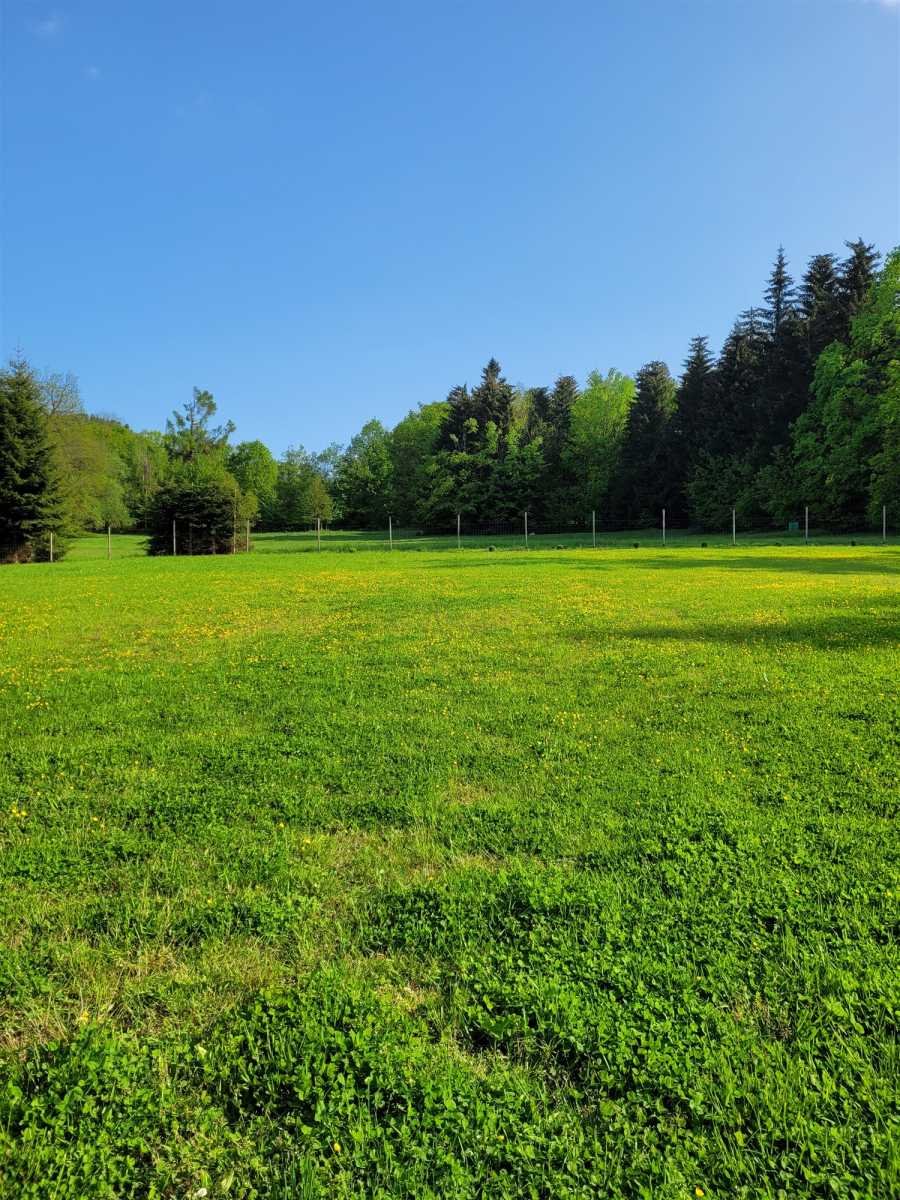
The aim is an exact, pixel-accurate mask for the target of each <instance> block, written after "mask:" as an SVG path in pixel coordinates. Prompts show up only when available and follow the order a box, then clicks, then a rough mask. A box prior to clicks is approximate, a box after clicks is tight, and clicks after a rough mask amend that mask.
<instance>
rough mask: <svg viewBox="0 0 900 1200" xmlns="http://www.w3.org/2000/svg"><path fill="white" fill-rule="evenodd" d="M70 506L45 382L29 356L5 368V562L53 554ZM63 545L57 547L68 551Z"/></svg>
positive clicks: (0, 406)
mask: <svg viewBox="0 0 900 1200" xmlns="http://www.w3.org/2000/svg"><path fill="white" fill-rule="evenodd" d="M64 526H65V506H64V498H63V492H62V487H61V484H60V479H59V475H58V473H57V467H56V461H55V458H54V455H53V450H52V447H51V445H50V439H49V434H48V431H47V420H46V415H45V413H44V409H43V408H42V407H41V391H40V385H39V384H38V381H37V380H36V378H35V376H34V373H33V372H32V370H31V368H30V367H29V366H28V364H27V363H26V362H24V360H21V359H18V360H14V361H13V362H11V363H10V365H9V368H8V370H5V371H3V372H0V561H7V562H28V561H30V560H33V559H44V558H47V557H48V556H49V542H50V534H51V533H53V534H60V533H62V532H63V530H64ZM63 549H64V547H63V544H62V543H61V542H59V543H58V544H57V546H56V547H55V550H56V551H57V552H58V553H59V554H60V555H62V553H63Z"/></svg>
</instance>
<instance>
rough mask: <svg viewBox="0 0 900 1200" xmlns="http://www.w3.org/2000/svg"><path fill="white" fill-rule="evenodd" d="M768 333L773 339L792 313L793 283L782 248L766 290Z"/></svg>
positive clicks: (780, 247)
mask: <svg viewBox="0 0 900 1200" xmlns="http://www.w3.org/2000/svg"><path fill="white" fill-rule="evenodd" d="M766 303H767V306H768V307H767V310H766V311H767V313H768V317H769V332H770V333H771V335H772V337H773V338H774V337H775V336H777V334H778V331H779V329H780V328H781V326H782V325H783V324H784V322H785V321H786V320H788V319H789V318H790V317H791V316H792V315H793V313H794V281H793V279H792V278H791V276H790V275H789V274H788V269H787V259H786V258H785V256H784V246H779V247H778V254H777V256H776V258H775V265H774V266H773V267H772V273H771V275H770V276H769V283H768V286H767V288H766Z"/></svg>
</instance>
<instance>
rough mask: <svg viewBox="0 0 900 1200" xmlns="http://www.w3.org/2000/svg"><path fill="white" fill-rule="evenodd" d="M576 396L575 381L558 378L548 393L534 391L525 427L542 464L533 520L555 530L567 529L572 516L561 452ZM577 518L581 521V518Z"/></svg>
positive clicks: (570, 493)
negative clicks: (536, 445) (537, 446)
mask: <svg viewBox="0 0 900 1200" xmlns="http://www.w3.org/2000/svg"><path fill="white" fill-rule="evenodd" d="M578 396H579V391H578V383H577V381H576V380H575V378H574V377H573V376H572V375H561V376H560V377H559V379H557V381H556V383H555V384H554V385H553V388H552V390H550V391H548V390H547V389H546V388H536V389H535V394H534V396H533V399H532V404H533V406H534V407H535V409H536V411H535V413H534V419H533V420H531V421H530V422H529V425H530V427H531V432H532V437H533V439H534V440H535V441H537V439H538V438H539V439H540V459H541V460H542V462H541V466H540V475H539V483H538V485H537V488H536V491H537V494H538V497H539V499H538V500H537V502H536V505H535V507H536V509H537V511H536V512H535V517H536V518H537V519H540V520H543V521H546V522H548V523H550V524H552V525H554V526H556V527H558V528H563V527H564V526H565V525H567V524H568V523H569V521H571V520H572V516H573V512H572V510H573V505H574V497H573V491H574V483H575V481H574V480H573V479H572V478H571V476H570V475H569V474H568V472H567V470H566V465H567V460H566V456H565V453H564V451H565V447H566V444H567V442H568V440H569V431H570V429H571V425H572V407H573V405H574V404H575V402H576V401H577V400H578ZM579 516H582V519H583V514H579Z"/></svg>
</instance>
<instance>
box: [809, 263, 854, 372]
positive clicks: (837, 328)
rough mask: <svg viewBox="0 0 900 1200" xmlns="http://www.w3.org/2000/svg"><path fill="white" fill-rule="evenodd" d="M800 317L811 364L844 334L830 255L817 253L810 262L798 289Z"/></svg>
mask: <svg viewBox="0 0 900 1200" xmlns="http://www.w3.org/2000/svg"><path fill="white" fill-rule="evenodd" d="M799 309H800V315H801V317H802V319H803V322H804V325H805V332H806V352H807V358H808V360H809V363H810V364H811V367H810V371H809V377H810V381H811V380H812V369H811V368H812V365H814V364H815V361H816V359H817V358H818V357H819V355H820V354H821V353H822V351H823V350H824V349H825V347H826V346H830V345H831V343H832V342H839V341H840V340H841V338H842V337H843V335H844V332H845V321H844V312H843V307H842V303H841V284H840V279H839V277H838V271H837V259H836V258H835V256H834V255H833V254H816V255H815V256H814V257H813V258H811V259H810V260H809V266H808V267H807V268H806V274H805V275H804V276H803V282H802V284H801V286H800V296H799Z"/></svg>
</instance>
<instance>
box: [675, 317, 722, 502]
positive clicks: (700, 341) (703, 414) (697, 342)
mask: <svg viewBox="0 0 900 1200" xmlns="http://www.w3.org/2000/svg"><path fill="white" fill-rule="evenodd" d="M717 406H718V391H717V387H716V367H715V363H714V361H713V357H712V355H711V354H710V352H709V339H708V338H706V337H695V338H692V339H691V345H690V349H689V350H688V356H687V358H686V359H685V360H684V371H683V373H682V376H681V382H680V383H679V385H678V407H677V410H676V413H675V417H674V420H673V442H674V446H675V451H676V454H677V458H678V466H679V473H680V475H681V477H682V479H683V481H684V482H686V481H687V479H688V477H689V476H690V473H691V470H692V468H693V466H694V464H695V463H696V461H697V459H698V457H699V455H700V454H701V453H702V452H703V450H705V449H707V448H708V447H707V438H708V435H709V431H710V430H711V429H714V428H715V425H716V420H717V411H716V410H717Z"/></svg>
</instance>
